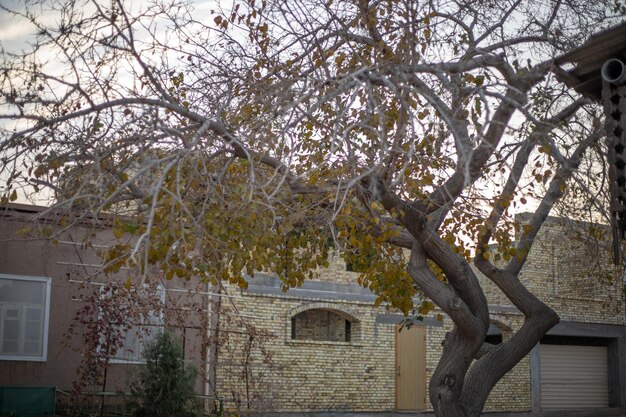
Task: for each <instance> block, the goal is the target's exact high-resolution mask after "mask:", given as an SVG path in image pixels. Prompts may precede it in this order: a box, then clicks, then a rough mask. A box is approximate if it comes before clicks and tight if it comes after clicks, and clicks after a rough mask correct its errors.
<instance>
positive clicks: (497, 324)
mask: <svg viewBox="0 0 626 417" xmlns="http://www.w3.org/2000/svg"><path fill="white" fill-rule="evenodd" d="M489 321H490V323H491V324H493V325H494V326H495V327H497V328H498V330H500V332H502V333H507V332H512V331H513V330H512V329H511V326H509V324H510V323H505V322H504V321H502V320H496V319H491V320H489ZM507 322H508V320H507Z"/></svg>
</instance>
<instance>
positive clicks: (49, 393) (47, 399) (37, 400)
mask: <svg viewBox="0 0 626 417" xmlns="http://www.w3.org/2000/svg"><path fill="white" fill-rule="evenodd" d="M55 393H56V389H55V388H54V387H0V417H45V416H50V417H54V415H55V402H56V399H55Z"/></svg>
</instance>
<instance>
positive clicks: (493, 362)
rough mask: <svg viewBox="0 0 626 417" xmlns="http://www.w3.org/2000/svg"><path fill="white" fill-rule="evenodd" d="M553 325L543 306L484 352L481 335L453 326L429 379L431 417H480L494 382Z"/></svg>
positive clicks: (551, 313) (552, 317) (554, 317)
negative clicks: (466, 335)
mask: <svg viewBox="0 0 626 417" xmlns="http://www.w3.org/2000/svg"><path fill="white" fill-rule="evenodd" d="M529 303H530V304H532V301H531V300H529ZM557 322H558V316H557V315H556V313H555V312H554V311H553V310H552V309H550V308H549V307H547V306H546V305H543V307H542V308H540V309H537V310H533V313H532V314H531V315H530V316H527V317H526V320H525V322H524V324H523V325H522V327H521V328H520V329H519V330H518V331H517V332H516V333H515V334H514V335H513V336H512V337H511V339H509V340H508V341H507V342H505V343H502V344H500V345H497V346H490V347H489V348H487V349H484V348H482V346H481V343H482V340H483V339H484V336H482V338H481V337H480V336H478V337H465V336H463V334H462V333H461V332H460V331H459V329H458V328H457V327H456V326H455V328H454V329H453V330H452V331H450V332H449V333H448V334H447V335H446V338H445V341H444V349H443V355H442V357H441V360H440V362H439V364H438V365H437V369H436V370H435V372H434V374H433V377H432V378H431V380H430V386H429V388H430V401H431V403H432V405H433V409H434V411H435V416H436V417H478V416H480V415H481V413H482V411H483V408H484V406H485V403H486V401H487V397H488V396H489V393H490V392H491V391H492V389H493V387H494V386H495V385H496V383H497V382H498V381H499V380H500V379H501V378H502V377H503V376H504V375H505V374H506V373H507V372H508V371H510V370H511V369H512V368H513V367H514V366H515V365H516V364H518V363H519V362H520V361H521V360H522V359H523V358H524V356H526V355H527V354H528V353H529V352H530V350H531V349H532V348H533V347H534V346H535V345H536V344H537V343H539V341H540V340H541V338H542V337H543V335H545V333H546V332H547V331H548V330H549V329H550V328H552V327H553V326H554V325H555V324H556V323H557ZM473 359H476V360H475V361H473ZM472 361H473V363H472Z"/></svg>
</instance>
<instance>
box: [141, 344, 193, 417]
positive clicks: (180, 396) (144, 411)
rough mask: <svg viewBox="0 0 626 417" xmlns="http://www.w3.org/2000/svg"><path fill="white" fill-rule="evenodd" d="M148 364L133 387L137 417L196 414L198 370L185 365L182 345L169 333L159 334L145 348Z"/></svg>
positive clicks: (188, 415)
mask: <svg viewBox="0 0 626 417" xmlns="http://www.w3.org/2000/svg"><path fill="white" fill-rule="evenodd" d="M145 357H146V364H145V366H143V367H142V369H141V371H140V372H139V377H138V379H137V381H136V382H135V384H133V386H132V387H131V401H130V403H129V405H130V408H131V410H132V413H133V416H135V417H172V416H176V417H196V416H200V415H201V412H200V404H199V402H198V401H197V399H196V398H194V380H195V377H196V370H195V369H194V368H193V367H185V365H184V363H183V352H182V348H181V347H180V344H179V343H178V342H177V341H176V340H175V339H174V338H173V337H172V335H171V334H169V333H168V332H163V333H161V334H159V335H158V337H157V339H156V340H155V342H154V343H153V344H151V345H149V346H148V347H147V348H146V351H145Z"/></svg>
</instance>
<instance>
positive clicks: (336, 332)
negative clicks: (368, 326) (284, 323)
mask: <svg viewBox="0 0 626 417" xmlns="http://www.w3.org/2000/svg"><path fill="white" fill-rule="evenodd" d="M359 324H360V323H359V320H358V319H357V318H356V317H354V316H352V315H351V314H349V313H347V312H344V311H341V310H338V309H332V308H309V309H306V310H304V311H299V312H295V314H293V315H292V316H291V340H312V341H327V342H348V343H351V342H354V341H356V340H358V339H359V333H360V325H359Z"/></svg>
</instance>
